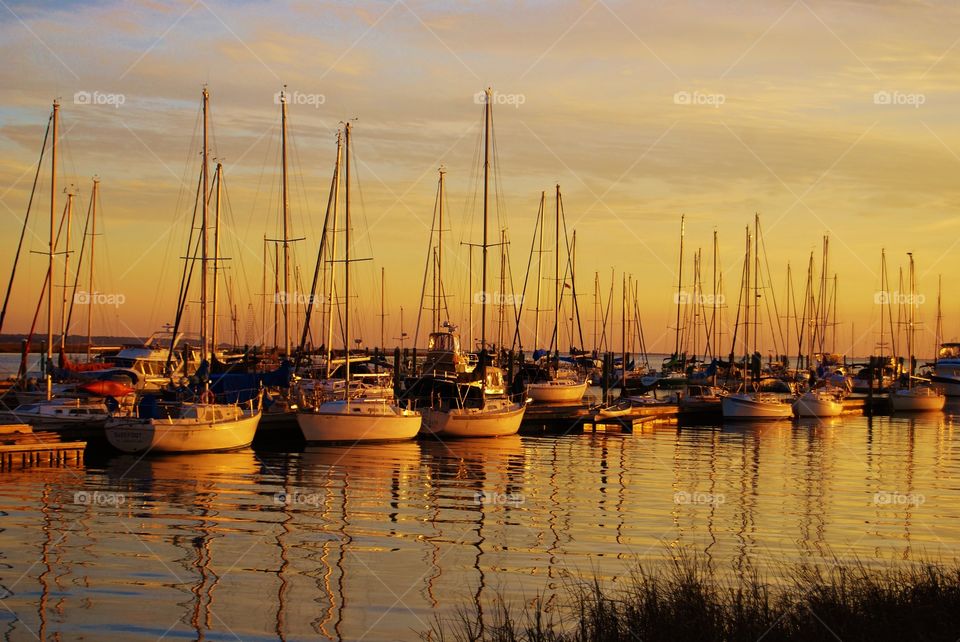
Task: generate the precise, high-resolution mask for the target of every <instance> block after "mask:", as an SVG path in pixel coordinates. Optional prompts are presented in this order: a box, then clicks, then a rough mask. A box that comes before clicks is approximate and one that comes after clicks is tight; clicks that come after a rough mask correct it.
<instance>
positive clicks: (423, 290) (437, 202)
mask: <svg viewBox="0 0 960 642" xmlns="http://www.w3.org/2000/svg"><path fill="white" fill-rule="evenodd" d="M439 205H440V188H439V187H437V195H436V197H435V198H434V202H433V218H432V219H431V220H430V238H429V240H428V242H427V258H426V260H425V261H424V265H423V283H422V284H421V286H420V306H419V308H418V309H417V325H416V329H415V330H414V331H413V345H417V340H418V339H419V338H420V321H421V319H422V317H423V299H424V297H425V294H426V291H427V273H428V272H429V271H430V267H431V265H432V266H433V271H434V278H435V279H439V277H438V276H437V275H436V271H437V265H436V261H435V260H432V258H433V249H434V246H433V235H434V232H435V228H436V226H437V213H438V211H439V210H438V207H439ZM441 232H442V230H441Z"/></svg>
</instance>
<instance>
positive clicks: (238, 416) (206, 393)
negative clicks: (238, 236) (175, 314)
mask: <svg viewBox="0 0 960 642" xmlns="http://www.w3.org/2000/svg"><path fill="white" fill-rule="evenodd" d="M209 102H210V94H209V92H208V91H207V89H206V87H204V89H203V169H202V175H203V192H202V194H201V201H202V203H203V206H202V219H201V229H200V236H201V242H200V245H201V260H200V345H201V351H202V358H203V360H204V361H206V362H207V363H210V361H209V360H210V359H211V358H212V356H213V350H212V346H211V343H213V342H211V341H208V337H207V280H208V279H207V273H208V271H209V268H208V265H207V263H208V262H209V259H208V257H207V228H208V219H209V216H208V214H209V200H210V199H209V198H207V195H208V193H209V174H208V172H209V149H210V148H209V145H208V142H207V140H208V135H207V132H208V129H209V122H208V121H209ZM222 176H223V167H222V165H220V164H217V173H216V185H217V201H216V202H217V211H216V221H215V230H216V228H219V224H220V190H221V188H222V185H223V180H222ZM216 233H218V231H215V234H216ZM187 260H190V259H189V258H188V259H187ZM213 260H214V262H216V261H217V260H219V257H218V256H216V255H215V256H214V259H213ZM214 274H216V272H214ZM214 278H216V276H214ZM213 299H214V304H213V311H214V313H213V317H212V319H213V324H214V325H215V323H216V287H215V286H214V296H213ZM214 336H215V331H214ZM208 386H209V383H208V382H205V383H204V384H203V388H204V389H203V391H202V392H201V393H200V395H199V400H197V401H189V402H180V403H174V404H159V405H158V406H157V407H156V408H153V409H150V408H149V404H145V403H141V412H140V413H139V414H140V415H141V416H133V417H123V418H116V419H111V420H110V421H108V422H107V424H106V427H105V430H106V434H107V440H108V441H109V442H110V444H111V445H112V446H113V447H114V448H117V449H118V450H122V451H123V452H130V453H139V452H152V453H187V452H211V451H224V450H236V449H239V448H245V447H247V446H249V445H250V444H251V443H253V437H254V434H255V433H256V431H257V425H258V424H259V423H260V417H261V408H260V399H261V398H262V395H260V396H258V398H257V400H256V402H254V401H250V402H248V403H246V404H244V405H239V404H224V403H217V402H216V399H215V397H214V395H213V392H212V391H211V390H210V389H209V387H208ZM148 409H150V410H152V412H149V413H146V411H147V410H148ZM144 414H149V416H142V415H144Z"/></svg>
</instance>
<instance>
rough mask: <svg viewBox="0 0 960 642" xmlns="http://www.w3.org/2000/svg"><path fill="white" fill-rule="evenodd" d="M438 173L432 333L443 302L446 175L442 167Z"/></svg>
mask: <svg viewBox="0 0 960 642" xmlns="http://www.w3.org/2000/svg"><path fill="white" fill-rule="evenodd" d="M438 172H439V173H440V179H439V183H440V184H439V186H438V187H437V199H438V204H437V206H438V208H439V212H438V218H439V220H438V227H437V265H436V275H435V277H436V278H435V280H434V282H435V286H434V288H435V289H434V293H433V307H434V308H435V309H434V315H435V318H436V321H435V322H434V324H433V331H434V332H440V324H441V323H442V322H443V321H442V315H441V313H440V308H441V307H442V306H443V303H444V302H445V301H444V299H443V198H444V193H443V187H444V180H443V177H444V175H445V174H446V173H447V170H445V169H444V168H443V167H441V168H440V169H439V170H438Z"/></svg>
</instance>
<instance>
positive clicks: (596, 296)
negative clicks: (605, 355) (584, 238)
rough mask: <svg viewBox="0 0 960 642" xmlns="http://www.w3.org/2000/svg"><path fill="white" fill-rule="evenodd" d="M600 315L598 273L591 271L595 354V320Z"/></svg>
mask: <svg viewBox="0 0 960 642" xmlns="http://www.w3.org/2000/svg"><path fill="white" fill-rule="evenodd" d="M599 316H600V273H599V272H594V273H593V354H594V356H596V355H597V351H598V349H599V348H598V346H597V321H598V317H599Z"/></svg>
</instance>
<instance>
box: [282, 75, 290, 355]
mask: <svg viewBox="0 0 960 642" xmlns="http://www.w3.org/2000/svg"><path fill="white" fill-rule="evenodd" d="M280 150H281V152H280V154H281V164H282V170H283V187H282V189H283V291H284V293H285V296H284V297H283V354H284V356H286V357H287V358H288V359H289V358H290V297H291V295H290V192H289V189H288V185H287V94H286V92H285V91H281V92H280Z"/></svg>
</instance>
